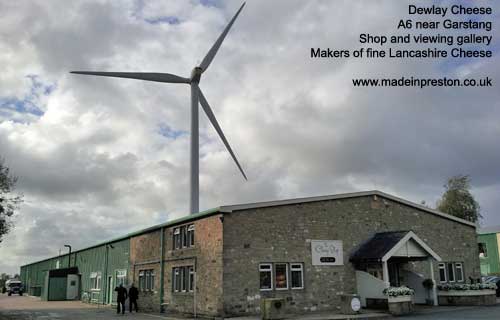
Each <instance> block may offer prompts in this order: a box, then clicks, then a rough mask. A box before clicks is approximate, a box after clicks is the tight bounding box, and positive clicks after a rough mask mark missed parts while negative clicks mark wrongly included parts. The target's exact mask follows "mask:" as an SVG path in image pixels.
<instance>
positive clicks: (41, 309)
mask: <svg viewBox="0 0 500 320" xmlns="http://www.w3.org/2000/svg"><path fill="white" fill-rule="evenodd" d="M121 318H123V319H124V318H129V319H136V320H154V319H155V318H156V319H163V320H166V319H167V320H168V319H171V318H168V317H163V316H160V315H154V314H145V313H137V314H136V313H133V314H130V313H128V312H126V313H125V315H121V314H120V315H117V314H116V309H113V308H111V307H109V306H102V305H91V304H87V303H82V302H80V301H50V302H47V301H41V300H40V299H39V298H35V297H28V296H22V297H20V296H17V295H15V296H10V297H9V296H7V295H6V294H0V320H28V319H29V320H49V319H50V320H52V319H54V320H63V319H70V320H84V319H85V320H89V319H98V320H108V319H121Z"/></svg>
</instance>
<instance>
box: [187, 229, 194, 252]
mask: <svg viewBox="0 0 500 320" xmlns="http://www.w3.org/2000/svg"><path fill="white" fill-rule="evenodd" d="M186 233H187V247H188V248H189V247H193V246H194V224H190V225H188V226H187V231H186Z"/></svg>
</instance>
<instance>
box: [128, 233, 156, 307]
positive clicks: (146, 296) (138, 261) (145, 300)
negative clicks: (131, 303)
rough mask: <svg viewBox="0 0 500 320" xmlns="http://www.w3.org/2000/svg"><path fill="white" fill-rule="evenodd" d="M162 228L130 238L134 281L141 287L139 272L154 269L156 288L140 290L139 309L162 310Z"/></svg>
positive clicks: (131, 267) (132, 280)
mask: <svg viewBox="0 0 500 320" xmlns="http://www.w3.org/2000/svg"><path fill="white" fill-rule="evenodd" d="M160 239H161V238H160V230H155V231H152V232H150V233H146V234H143V235H140V236H136V237H132V238H131V239H130V270H131V278H129V282H133V283H134V284H135V286H136V287H137V288H139V272H141V271H143V270H154V272H155V278H154V282H155V284H154V289H153V290H152V291H145V290H139V300H138V306H139V310H143V311H154V312H160V254H161V243H160Z"/></svg>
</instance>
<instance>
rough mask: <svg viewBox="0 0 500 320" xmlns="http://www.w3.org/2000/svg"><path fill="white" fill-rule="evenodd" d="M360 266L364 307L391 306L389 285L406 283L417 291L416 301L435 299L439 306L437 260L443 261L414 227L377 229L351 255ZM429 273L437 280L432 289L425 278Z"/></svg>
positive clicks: (357, 265)
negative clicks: (391, 229)
mask: <svg viewBox="0 0 500 320" xmlns="http://www.w3.org/2000/svg"><path fill="white" fill-rule="evenodd" d="M350 261H351V262H352V263H353V264H354V266H355V268H356V281H357V293H358V294H359V295H360V297H361V305H362V306H363V307H367V306H368V307H373V306H387V303H388V296H386V295H384V293H383V291H384V289H386V288H389V287H401V286H406V287H408V288H411V289H413V290H414V291H415V294H414V295H413V302H414V303H418V304H424V303H428V302H430V301H432V304H433V305H435V306H437V305H438V299H437V288H436V283H435V280H434V261H438V262H439V261H441V258H440V257H439V255H437V254H436V253H435V252H434V250H432V249H431V248H430V247H429V246H428V245H427V244H426V243H425V242H424V241H423V240H422V239H420V238H419V237H418V236H417V235H416V234H415V233H414V232H413V231H395V232H382V233H376V234H375V235H374V236H373V237H372V238H371V239H369V240H368V241H367V242H365V243H364V244H363V245H361V246H360V247H359V248H358V250H357V251H356V252H355V253H354V254H353V255H352V256H351V258H350ZM425 274H427V277H428V278H429V279H431V281H432V282H433V283H434V286H433V288H432V290H428V289H426V288H425V287H424V286H423V284H422V282H423V281H424V280H425V278H426V277H425Z"/></svg>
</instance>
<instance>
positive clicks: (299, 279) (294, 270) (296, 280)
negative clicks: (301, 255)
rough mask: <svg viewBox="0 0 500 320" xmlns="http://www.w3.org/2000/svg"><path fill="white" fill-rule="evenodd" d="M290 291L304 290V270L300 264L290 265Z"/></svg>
mask: <svg viewBox="0 0 500 320" xmlns="http://www.w3.org/2000/svg"><path fill="white" fill-rule="evenodd" d="M290 273H291V279H292V289H304V268H303V266H302V263H291V264H290Z"/></svg>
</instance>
